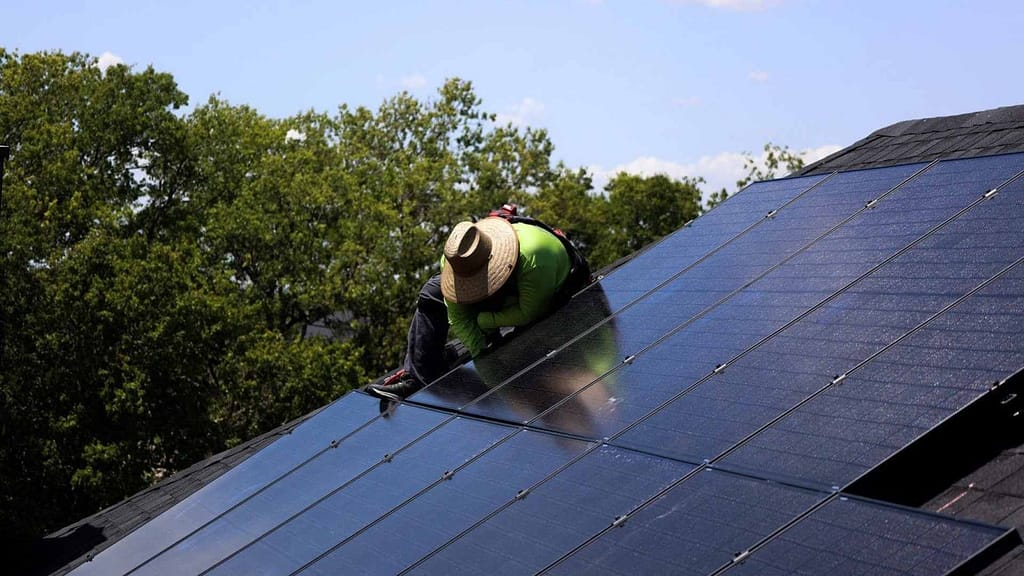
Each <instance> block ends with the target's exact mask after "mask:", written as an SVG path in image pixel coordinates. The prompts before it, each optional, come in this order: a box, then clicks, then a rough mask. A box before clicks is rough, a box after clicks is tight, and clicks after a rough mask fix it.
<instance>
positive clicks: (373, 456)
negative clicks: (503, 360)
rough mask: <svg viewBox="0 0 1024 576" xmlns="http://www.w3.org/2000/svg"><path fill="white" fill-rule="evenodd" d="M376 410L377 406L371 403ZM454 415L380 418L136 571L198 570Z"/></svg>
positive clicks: (404, 413) (419, 412)
mask: <svg viewBox="0 0 1024 576" xmlns="http://www.w3.org/2000/svg"><path fill="white" fill-rule="evenodd" d="M372 410H373V411H376V407H374V408H373V409H372ZM449 418H450V416H448V415H445V414H442V413H439V412H433V411H430V410H423V409H417V408H412V407H409V409H406V410H401V411H399V412H397V413H396V414H395V415H394V416H392V417H390V418H379V419H377V420H374V421H373V422H371V423H370V424H369V425H368V426H366V427H364V428H362V429H360V430H359V431H358V432H356V433H355V434H352V435H350V436H348V437H346V438H345V439H344V440H343V441H341V442H340V443H338V444H337V446H336V447H334V448H333V449H331V450H328V451H326V452H323V453H322V454H320V455H319V456H317V457H316V458H314V459H313V460H310V461H309V462H307V463H305V464H303V465H301V466H299V467H298V468H296V469H294V470H293V471H291V472H290V473H289V474H288V475H286V476H283V477H282V478H280V479H278V480H277V481H275V482H274V483H272V484H270V485H269V486H267V487H265V488H264V489H262V490H261V491H259V492H257V493H255V494H254V495H252V496H250V497H249V498H247V499H246V500H243V501H242V502H241V503H240V504H238V505H237V506H235V507H234V508H231V509H230V510H229V511H227V512H226V513H224V514H222V515H221V516H219V517H218V518H217V519H216V520H214V521H212V522H210V523H209V524H206V525H205V526H203V527H202V528H201V529H199V530H198V531H196V532H193V533H192V534H190V535H189V536H188V538H186V539H184V540H182V541H180V542H178V543H177V544H175V545H174V546H173V547H171V548H169V549H167V550H165V551H164V552H162V553H161V554H160V555H158V556H156V557H154V558H152V559H151V560H150V561H148V562H147V563H146V564H143V565H142V566H141V567H139V568H138V569H136V571H135V572H132V574H171V573H184V574H198V573H200V572H202V571H204V570H206V569H208V568H210V567H212V566H213V565H214V564H216V563H217V562H219V561H221V560H223V559H224V558H226V557H228V556H229V555H231V554H233V553H234V552H236V551H238V550H240V549H241V548H243V547H244V546H246V545H247V544H249V543H250V542H252V541H254V540H256V539H257V538H259V537H261V536H263V535H264V534H266V533H267V532H268V531H269V530H272V529H274V528H275V527H276V526H278V525H279V524H281V523H282V522H285V521H287V520H288V519H289V518H291V517H292V516H293V515H295V514H296V513H299V512H301V511H302V510H304V509H305V508H306V507H308V506H310V505H311V504H314V503H316V502H317V501H319V500H320V499H321V498H323V497H324V496H327V495H329V494H331V493H332V492H334V491H335V490H337V489H338V488H340V487H342V486H344V485H345V484H346V483H347V482H349V481H351V480H353V479H354V478H356V477H358V476H360V475H362V474H364V473H365V472H366V471H367V470H368V469H369V468H371V467H373V466H377V465H381V464H382V463H383V462H384V459H385V457H386V456H388V455H389V454H394V453H395V452H397V451H399V450H401V449H402V448H404V447H405V446H406V445H408V444H409V443H411V442H414V441H415V440H417V439H419V438H420V437H421V436H423V435H424V434H427V433H428V432H430V431H431V430H432V429H434V428H436V427H437V426H439V425H441V424H442V423H444V422H445V421H446V420H448V419H449Z"/></svg>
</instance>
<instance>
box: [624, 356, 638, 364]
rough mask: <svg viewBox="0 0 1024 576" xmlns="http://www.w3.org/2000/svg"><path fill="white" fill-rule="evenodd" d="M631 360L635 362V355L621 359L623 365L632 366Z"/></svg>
mask: <svg viewBox="0 0 1024 576" xmlns="http://www.w3.org/2000/svg"><path fill="white" fill-rule="evenodd" d="M633 360H636V354H630V355H629V356H626V357H625V358H623V359H622V363H623V364H632V363H633Z"/></svg>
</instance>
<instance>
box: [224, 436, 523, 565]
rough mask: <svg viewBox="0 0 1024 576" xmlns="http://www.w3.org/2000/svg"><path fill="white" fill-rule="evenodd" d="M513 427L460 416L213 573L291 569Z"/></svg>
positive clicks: (406, 497)
mask: <svg viewBox="0 0 1024 576" xmlns="http://www.w3.org/2000/svg"><path fill="white" fill-rule="evenodd" d="M513 431H514V429H512V428H507V427H503V426H497V425H494V424H486V423H483V422H479V421H474V420H466V419H463V418H458V419H456V420H453V421H451V422H448V423H447V424H445V425H444V426H441V427H440V428H438V429H437V430H435V431H433V432H431V433H430V434H429V435H428V436H427V437H426V438H423V439H422V440H420V441H418V442H416V443H415V444H413V445H412V446H410V447H409V448H407V449H405V450H403V451H401V452H399V453H398V454H396V455H395V457H394V459H393V460H392V461H391V462H389V463H388V464H387V465H383V466H378V467H376V468H374V469H373V470H371V471H370V472H368V473H367V474H366V475H364V476H361V477H359V478H357V479H356V480H354V481H352V482H351V483H349V484H348V485H346V486H345V487H344V488H342V489H341V490H339V491H337V492H335V493H334V494H331V495H330V496H328V497H327V498H324V499H323V500H321V501H319V502H317V503H316V505H314V506H312V507H311V508H309V509H307V510H305V511H303V512H302V513H301V514H300V515H298V516H296V517H294V518H292V519H291V520H289V521H288V522H286V523H285V524H282V525H281V526H278V527H277V528H275V529H274V530H273V531H271V532H269V533H267V534H266V535H264V536H263V537H262V538H260V539H259V540H256V541H255V542H253V543H252V544H250V545H249V546H247V547H245V548H243V549H242V550H239V551H238V552H237V553H236V554H235V555H234V556H232V557H231V558H229V559H228V560H227V561H225V562H224V563H222V564H220V565H218V566H217V567H216V568H214V569H213V570H211V571H210V572H208V574H218V575H222V576H223V575H228V574H239V575H246V576H249V575H251V576H257V575H261V574H262V575H266V576H270V575H274V574H291V573H292V572H294V571H296V570H298V569H299V568H302V567H303V566H305V565H306V564H308V563H310V562H312V561H313V560H315V559H316V558H317V557H319V556H320V555H322V554H324V553H326V552H329V551H330V550H331V549H332V548H333V547H334V546H336V545H337V544H339V543H341V542H343V541H344V540H345V539H347V538H349V537H351V536H352V535H353V534H355V533H356V532H358V531H359V530H361V529H363V528H365V527H366V526H367V525H368V524H370V523H371V522H373V521H374V520H376V519H378V518H380V517H381V516H382V515H384V514H386V513H387V512H388V511H390V510H392V509H393V508H396V507H398V506H399V505H401V504H402V503H403V502H405V501H406V500H408V499H409V498H412V497H413V496H415V495H416V494H417V493H418V492H421V491H423V490H425V489H426V488H428V487H429V486H431V485H432V484H435V483H437V482H439V481H441V476H442V475H443V474H444V473H445V472H451V471H455V470H456V469H457V468H458V467H460V466H462V465H463V464H465V463H466V462H467V461H468V460H470V459H471V458H473V457H474V456H476V455H477V454H479V453H480V452H482V451H484V450H486V449H487V448H489V447H490V446H492V445H493V444H494V443H495V442H498V441H499V440H501V439H502V438H504V437H506V436H508V435H510V434H511V433H512V432H513Z"/></svg>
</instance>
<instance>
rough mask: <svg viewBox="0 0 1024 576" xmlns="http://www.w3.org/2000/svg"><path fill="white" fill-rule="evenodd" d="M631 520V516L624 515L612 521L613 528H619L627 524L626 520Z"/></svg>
mask: <svg viewBox="0 0 1024 576" xmlns="http://www.w3.org/2000/svg"><path fill="white" fill-rule="evenodd" d="M627 518H629V514H623V515H622V516H619V517H618V518H616V519H615V520H613V521H612V528H619V527H621V526H622V525H623V524H625V523H626V519H627Z"/></svg>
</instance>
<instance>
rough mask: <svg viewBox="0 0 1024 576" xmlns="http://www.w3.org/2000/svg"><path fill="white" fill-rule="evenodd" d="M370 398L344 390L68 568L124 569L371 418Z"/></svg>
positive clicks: (121, 571) (82, 572)
mask: <svg viewBox="0 0 1024 576" xmlns="http://www.w3.org/2000/svg"><path fill="white" fill-rule="evenodd" d="M374 404H375V401H373V400H372V399H370V398H367V397H366V396H364V395H362V394H349V395H347V396H344V397H342V398H341V399H339V400H338V401H336V402H334V403H333V404H330V405H329V406H327V407H326V408H324V409H323V410H321V411H320V412H319V413H318V414H316V415H314V416H312V417H311V418H310V419H309V420H307V421H306V422H303V423H302V424H300V425H299V426H297V427H296V428H295V429H294V430H293V431H292V432H291V433H290V434H286V435H284V436H282V437H281V438H279V439H277V440H276V441H274V442H273V443H271V444H270V445H268V446H266V447H264V448H263V449H262V450H260V451H259V452H257V453H256V454H254V455H252V456H251V457H249V458H248V459H246V460H245V461H243V462H242V463H240V464H238V465H237V466H235V467H234V468H232V469H231V470H229V471H228V472H226V473H224V474H223V475H222V476H220V477H219V478H217V479H216V480H214V481H212V482H210V483H209V484H207V485H206V486H204V487H203V488H202V489H200V490H199V491H197V492H195V493H194V494H192V495H191V496H189V497H188V498H186V499H184V500H182V501H181V502H180V503H178V504H177V505H175V506H173V507H172V508H170V509H169V510H167V511H166V512H165V513H163V514H161V515H160V516H157V517H156V518H154V519H153V520H150V521H149V522H147V523H146V524H144V525H142V526H140V527H139V528H138V529H137V530H135V531H134V532H132V533H131V534H128V535H127V536H125V537H124V538H122V539H120V540H118V541H117V542H116V543H114V544H113V545H112V546H111V547H110V548H107V549H106V550H104V551H103V552H102V553H101V554H99V555H97V556H96V557H95V558H93V559H92V560H91V561H89V562H86V563H85V564H82V565H81V566H79V567H78V568H77V569H75V570H74V571H73V572H72V574H75V576H79V575H83V576H84V575H90V574H97V575H103V576H108V575H110V574H125V573H127V572H128V571H129V570H131V569H133V568H135V567H136V566H138V565H139V564H141V563H143V562H145V561H146V560H149V559H150V558H151V557H153V556H155V555H157V554H159V553H160V552H161V551H163V550H164V549H166V548H168V547H170V546H171V545H173V544H174V543H175V542H177V541H178V540H180V539H182V538H184V537H186V536H188V535H189V534H190V533H191V532H192V531H194V530H197V529H199V528H201V527H202V526H203V525H205V524H206V523H208V522H210V521H211V520H213V519H214V518H216V517H217V516H219V515H220V514H222V513H224V512H226V511H227V510H229V509H230V508H232V507H233V506H235V505H236V504H238V503H239V502H241V501H242V500H244V499H245V498H247V497H249V496H251V495H253V494H254V493H255V492H257V491H258V490H260V489H262V488H264V487H266V486H267V485H268V484H270V483H272V482H273V481H275V480H277V479H278V478H280V477H281V476H283V475H284V474H286V473H288V472H289V471H291V470H292V469H293V468H295V467H296V466H299V465H300V464H302V463H303V462H305V461H306V460H307V459H309V458H312V457H313V456H315V455H316V454H317V453H318V452H320V451H322V450H326V449H328V448H329V447H330V444H331V442H332V441H334V440H340V439H342V438H344V437H345V436H347V435H348V434H351V433H352V432H354V431H355V430H357V429H358V428H359V427H361V426H363V425H365V424H367V423H368V422H370V421H371V420H373V419H374V417H375V413H374V410H373V407H374Z"/></svg>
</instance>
